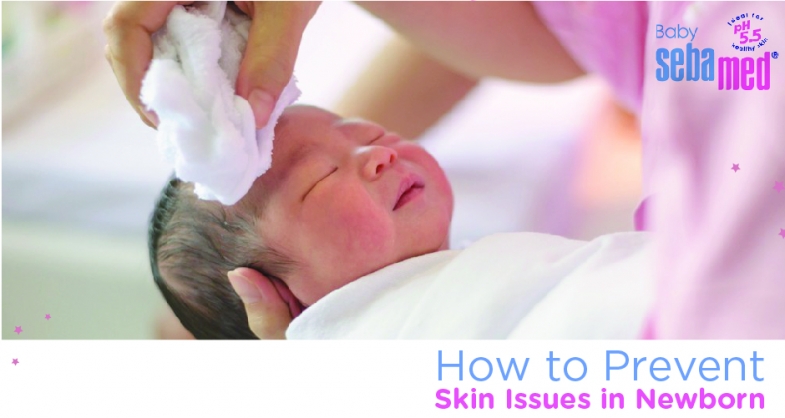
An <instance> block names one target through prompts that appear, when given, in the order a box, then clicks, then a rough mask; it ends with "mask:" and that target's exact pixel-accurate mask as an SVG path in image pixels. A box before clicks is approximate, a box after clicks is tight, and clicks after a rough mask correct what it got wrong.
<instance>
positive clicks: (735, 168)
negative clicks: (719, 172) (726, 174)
mask: <svg viewBox="0 0 785 418" xmlns="http://www.w3.org/2000/svg"><path fill="white" fill-rule="evenodd" d="M731 170H733V172H734V173H735V172H737V171H739V170H741V169H740V168H739V165H738V164H733V167H731Z"/></svg>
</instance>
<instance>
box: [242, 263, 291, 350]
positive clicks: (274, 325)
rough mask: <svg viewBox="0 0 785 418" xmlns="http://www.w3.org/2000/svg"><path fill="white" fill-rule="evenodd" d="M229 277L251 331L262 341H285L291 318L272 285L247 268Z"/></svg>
mask: <svg viewBox="0 0 785 418" xmlns="http://www.w3.org/2000/svg"><path fill="white" fill-rule="evenodd" d="M228 277H229V283H231V285H232V287H233V288H234V291H235V292H236V293H237V295H238V296H240V299H242V301H243V305H244V306H245V313H246V315H247V316H248V327H249V328H250V329H251V331H252V332H253V333H254V334H255V335H256V336H257V337H259V338H260V339H263V340H274V339H284V338H285V335H286V328H288V327H289V323H290V322H291V321H292V315H291V314H290V312H289V307H288V306H287V304H286V303H285V302H284V301H283V300H282V299H281V296H280V295H279V294H278V291H277V290H276V289H275V285H273V283H272V281H270V279H268V278H267V277H265V276H264V275H263V274H261V273H259V272H258V271H256V270H253V269H249V268H238V269H235V270H233V271H230V272H229V274H228Z"/></svg>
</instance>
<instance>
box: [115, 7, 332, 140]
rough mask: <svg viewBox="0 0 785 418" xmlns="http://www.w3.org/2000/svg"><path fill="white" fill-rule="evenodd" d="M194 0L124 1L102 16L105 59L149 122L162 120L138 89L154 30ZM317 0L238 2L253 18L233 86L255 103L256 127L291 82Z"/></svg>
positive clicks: (155, 122) (149, 54) (125, 92)
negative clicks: (178, 8) (143, 103)
mask: <svg viewBox="0 0 785 418" xmlns="http://www.w3.org/2000/svg"><path fill="white" fill-rule="evenodd" d="M191 3H193V2H190V1H168V2H134V1H121V2H118V3H117V4H115V6H114V7H113V8H112V10H111V11H110V12H109V15H108V16H107V17H106V19H104V33H105V34H106V37H107V45H106V48H105V53H106V59H107V61H109V64H110V65H111V66H112V70H113V71H114V73H115V76H116V77H117V81H118V82H119V83H120V87H121V88H122V89H123V93H124V94H125V97H126V99H127V100H128V102H129V103H130V104H131V106H133V108H134V110H136V112H137V113H138V114H139V116H140V117H141V118H142V121H143V122H144V123H146V124H147V125H149V126H153V127H155V126H157V125H158V120H157V117H156V116H155V114H154V113H152V112H150V111H148V110H146V109H145V108H144V105H142V103H141V101H140V100H139V91H140V90H141V86H142V79H143V78H144V75H145V72H146V71H147V68H148V67H149V65H150V60H151V59H152V56H153V43H152V39H151V37H152V34H153V33H155V31H157V30H158V29H160V28H161V27H162V26H163V25H164V23H166V18H167V16H169V13H170V12H171V11H172V9H173V8H174V7H175V6H177V5H187V4H191ZM319 4H320V2H288V1H287V2H277V1H271V2H235V5H236V6H237V7H238V8H239V9H240V10H242V11H243V12H244V13H245V14H247V15H248V16H250V17H251V19H252V22H251V28H250V32H249V34H248V44H247V46H246V49H245V55H244V56H243V61H242V63H241V65H240V71H239V74H238V77H237V84H236V86H235V88H236V90H237V94H239V95H240V96H242V97H243V98H245V99H247V100H248V101H249V103H250V104H251V107H252V108H253V111H254V116H255V119H256V127H257V128H261V127H263V126H264V125H266V124H267V121H268V120H269V119H270V113H271V112H272V110H273V106H274V105H275V102H276V101H277V100H278V97H279V96H280V94H281V91H283V89H284V87H286V84H287V83H288V82H289V79H290V78H291V76H292V72H293V71H294V62H295V60H296V58H297V51H298V49H299V47H300V41H301V39H302V33H303V31H304V30H305V27H306V25H307V24H308V22H309V21H310V20H311V18H312V17H313V15H314V14H315V13H316V10H317V9H318V7H319Z"/></svg>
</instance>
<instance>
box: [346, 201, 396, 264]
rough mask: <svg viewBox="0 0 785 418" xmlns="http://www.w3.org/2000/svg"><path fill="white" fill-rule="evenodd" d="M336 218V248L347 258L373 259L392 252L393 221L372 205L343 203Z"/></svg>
mask: <svg viewBox="0 0 785 418" xmlns="http://www.w3.org/2000/svg"><path fill="white" fill-rule="evenodd" d="M336 203H337V205H339V206H343V207H342V208H340V209H339V210H337V211H336V212H334V213H335V214H336V216H335V217H334V219H333V222H334V227H335V232H336V236H335V238H336V241H335V244H336V248H338V249H340V250H341V253H343V255H346V256H348V257H362V258H366V259H367V258H374V256H375V255H380V256H381V255H384V254H386V253H387V252H389V250H390V248H392V244H393V242H392V241H393V238H394V236H393V229H392V221H391V219H390V217H389V216H387V215H386V214H385V213H383V212H382V211H380V210H377V209H376V208H375V207H374V206H373V205H372V204H370V202H360V201H356V200H355V201H354V202H352V201H350V200H343V201H341V202H336Z"/></svg>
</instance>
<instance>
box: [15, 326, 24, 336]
mask: <svg viewBox="0 0 785 418" xmlns="http://www.w3.org/2000/svg"><path fill="white" fill-rule="evenodd" d="M14 332H15V333H16V335H19V334H21V333H22V327H20V326H17V327H16V328H15V329H14Z"/></svg>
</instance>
